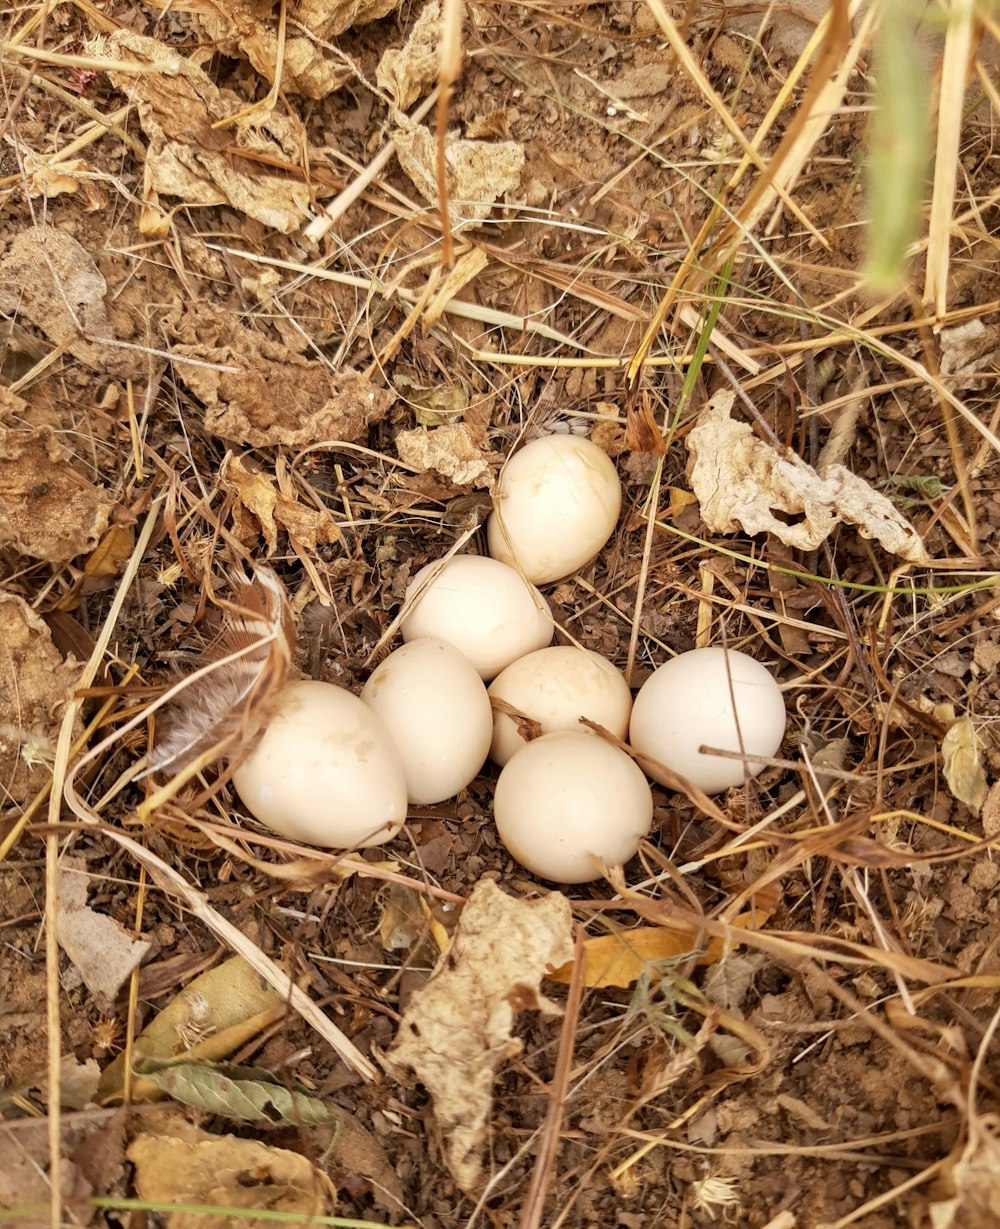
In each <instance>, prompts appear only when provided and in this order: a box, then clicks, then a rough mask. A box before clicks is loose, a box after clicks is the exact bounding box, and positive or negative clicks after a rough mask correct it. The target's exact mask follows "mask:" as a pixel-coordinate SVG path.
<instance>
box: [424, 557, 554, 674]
mask: <svg viewBox="0 0 1000 1229" xmlns="http://www.w3.org/2000/svg"><path fill="white" fill-rule="evenodd" d="M438 568H440V564H437V563H430V564H428V565H427V567H425V568H421V569H420V571H419V572H418V573H417V574H416V576H414V578H413V580H411V581H410V584H409V586H408V587H407V590H406V601H407V603H409V602H410V600H411V598H413V597H414V596H415V595H416V594H417V593H419V592H420V589H421V587H422V586H423V584H424V583H425V581H426V580H427V578H428V577H429V576H431V575H433V573H434V571H435V570H436V569H438ZM400 630H401V631H402V633H403V639H404V640H417V639H419V638H420V637H422V636H434V637H436V638H437V639H438V640H444V641H447V643H448V644H450V645H453V646H454V647H455V648H456V649H458V651H459V652H460V653H461V654H462V655H463V656H465V657H467V658H468V659H469V661H471V662H472V664H473V665H474V666H475V667H476V669H477V670H478V671H479V676H480V678H483V679H486V680H489V679H491V678H493V677H494V676H495V675H497V674H499V673H500V671H501V670H502V669H503V668H504V666H509V665H510V663H511V662H512V661H515V660H516V659H517V658H518V657H523V656H524V655H525V653H531V652H533V651H534V650H535V649H541V648H544V647H545V645H547V644H549V643H550V642H551V640H552V635H553V631H554V625H553V622H552V612H551V611H550V610H549V604H548V602H547V601H546V600H545V598H544V597H542V595H541V594H540V593H539V592H538V590H537V589H536V588H535V586H534V585H529V584H527V583H526V582H525V581H524V580H523V579H522V578H521V577H520V576H519V575H518V574H517V572H515V571H514V570H513V569H512V568H509V567H507V566H506V564H503V563H498V562H497V560H496V559H486V558H483V557H481V556H479V555H456V556H455V558H454V559H449V560H448V562H447V563H446V564H445V565H444V567H443V568H441V570H440V572H439V574H438V575H437V576H436V577H435V579H434V580H432V581H431V582H430V584H429V585H428V587H427V588H426V589H425V590H424V592H423V595H422V596H421V597H419V598H418V599H417V600H416V602H415V605H414V606H413V609H412V610H411V611H410V612H409V613H408V614H407V615H406V617H405V618H404V619H403V622H402V624H401V627H400Z"/></svg>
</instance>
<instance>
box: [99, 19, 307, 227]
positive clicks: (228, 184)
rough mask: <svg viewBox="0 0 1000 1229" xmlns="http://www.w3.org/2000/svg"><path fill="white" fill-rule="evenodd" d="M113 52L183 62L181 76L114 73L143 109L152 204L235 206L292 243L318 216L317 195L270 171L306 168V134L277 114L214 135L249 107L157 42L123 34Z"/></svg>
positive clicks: (113, 41) (147, 194)
mask: <svg viewBox="0 0 1000 1229" xmlns="http://www.w3.org/2000/svg"><path fill="white" fill-rule="evenodd" d="M107 46H108V50H109V51H110V53H111V54H117V55H119V56H121V58H122V59H128V60H138V61H139V62H140V63H153V62H157V61H163V60H165V59H168V58H174V59H178V60H179V71H178V72H177V73H176V74H174V75H167V74H166V73H153V72H150V73H135V72H130V73H120V72H116V71H115V70H114V69H109V70H108V76H109V77H110V78H111V80H112V81H113V82H114V84H115V86H116V87H117V88H118V89H119V90H121V91H122V93H124V94H125V95H126V96H127V97H128V98H130V99H131V100H132V102H134V103H135V105H136V107H137V108H138V111H139V122H140V123H141V124H142V128H143V131H144V132H145V134H146V136H147V138H148V140H149V149H148V151H147V154H146V159H145V161H144V163H143V167H144V176H145V178H144V183H143V199H144V200H146V201H148V202H150V203H151V204H153V205H155V203H156V195H157V193H162V194H163V195H164V196H175V197H180V198H181V200H183V201H184V202H185V203H186V204H189V205H192V204H193V205H231V206H232V207H233V208H234V209H238V210H239V211H240V212H241V213H245V214H246V215H247V217H250V218H253V219H255V221H257V222H260V223H262V224H263V225H264V226H269V227H271V228H272V229H273V230H277V231H280V232H281V233H282V234H286V235H287V234H289V233H291V232H292V231H294V230H297V229H298V228H299V226H301V225H302V223H303V222H304V221H305V220H306V219H307V218H308V217H310V216H311V201H310V189H309V187H308V186H307V185H306V184H305V183H303V182H301V181H300V180H298V179H295V178H294V177H293V176H291V175H282V174H279V173H276V172H274V171H272V170H269V167H268V164H269V163H270V164H274V163H275V162H277V163H278V164H279V165H282V164H283V165H287V166H290V167H294V166H297V165H298V163H299V158H300V153H301V148H300V142H301V133H300V129H299V128H298V127H297V126H296V124H295V123H294V122H293V121H292V120H291V119H290V118H289V117H288V116H286V115H284V114H283V113H282V112H280V111H277V110H276V111H272V112H270V113H267V114H262V115H259V116H257V117H256V118H255V121H254V123H253V124H252V125H239V126H234V127H225V128H213V124H215V123H216V121H218V120H223V119H226V118H228V117H229V116H230V115H233V114H235V113H236V112H237V111H238V110H239V109H240V108H241V107H242V105H243V101H242V99H240V98H239V97H238V96H237V95H236V94H233V93H232V92H231V91H229V90H220V89H218V88H217V87H216V86H215V85H214V84H213V83H212V80H211V78H210V77H209V76H208V74H207V73H205V72H203V71H202V70H201V69H200V68H198V67H197V66H196V65H195V64H193V63H191V61H189V60H185V59H183V58H182V57H176V56H175V54H174V52H173V51H172V50H171V49H170V48H169V47H167V46H166V45H165V44H163V43H161V42H159V41H158V40H156V39H155V38H146V37H144V36H142V35H140V34H133V33H132V31H130V30H118V31H116V32H115V33H114V34H112V35H111V36H110V37H109V39H108V42H107Z"/></svg>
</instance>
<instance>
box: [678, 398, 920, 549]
mask: <svg viewBox="0 0 1000 1229" xmlns="http://www.w3.org/2000/svg"><path fill="white" fill-rule="evenodd" d="M735 400H736V394H735V393H733V392H729V391H728V390H727V391H724V392H719V393H716V394H715V396H714V397H713V398H712V399H711V401H709V403H708V405H706V406H705V408H704V409H703V410H702V412H701V413H700V414H699V416H698V422H697V424H696V425H695V426H694V427H693V428H692V430H691V431H690V432H689V434H688V437H687V446H688V452H689V453H690V455H691V464H690V466H689V470H688V477H689V479H690V482H691V490H692V491H693V492H694V494H695V495H696V496H697V497H698V502H699V505H700V508H701V518H702V520H703V521H704V522H705V524H706V525H707V526H708V528H709V529H711V530H712V531H713V532H715V533H733V532H735V531H736V530H737V529H743V530H744V531H745V532H746V533H749V534H758V533H771V534H774V536H775V537H776V538H777V539H778V540H779V541H780V542H783V543H784V544H785V545H786V546H794V547H796V548H797V549H799V550H815V549H816V547H817V546H820V545H821V544H822V543H823V542H825V541H826V540H827V539H828V538H829V536H830V534H831V533H833V531H834V529H835V528H836V527H837V525H838V524H839V523H840V522H841V521H846V522H847V524H849V525H854V526H855V528H856V529H857V530H858V532H859V533H860V534H861V535H862V537H865V538H874V539H875V540H876V541H877V542H878V543H879V544H880V545H881V546H882V547H883V548H884V549H885V550H887V551H889V552H890V553H892V554H894V555H899V556H900V557H901V558H903V559H906V560H908V561H909V562H911V563H926V562H927V558H928V556H927V551H926V550H925V548H924V544H923V541H922V540H921V538H920V534H919V533H917V531H916V529H915V528H914V527H913V525H911V524H910V522H909V521H908V520H907V519H906V518H905V517H904V516H903V515H902V514H901V513H900V512H898V511H897V509H896V506H895V505H894V504H893V502H892V501H891V500H890V499H888V498H887V497H886V496H885V495H883V494H882V493H881V492H880V491H876V490H875V489H874V488H873V487H871V486H869V484H868V483H867V482H865V481H864V479H863V478H859V477H857V475H856V474H854V473H852V472H851V471H850V470H849V469H847V468H846V467H845V466H843V465H830V466H827V467H826V468H825V469H824V470H823V471H821V472H817V471H816V470H815V469H813V468H812V466H811V465H808V464H807V463H806V462H805V461H803V460H802V458H801V457H799V456H797V455H796V454H795V453H793V452H792V451H791V450H786V452H785V453H784V454H782V453H780V452H778V451H776V450H775V449H774V448H772V447H771V445H770V444H765V443H764V442H763V440H759V439H757V437H756V436H755V435H754V433H753V428H752V427H751V426H750V424H749V423H744V422H737V421H736V420H735V419H734V418H733V417H732V409H733V404H734V402H735ZM779 513H780V514H784V517H789V518H794V519H793V520H792V521H791V523H789V521H788V520H785V519H782V516H779V515H778V514H779Z"/></svg>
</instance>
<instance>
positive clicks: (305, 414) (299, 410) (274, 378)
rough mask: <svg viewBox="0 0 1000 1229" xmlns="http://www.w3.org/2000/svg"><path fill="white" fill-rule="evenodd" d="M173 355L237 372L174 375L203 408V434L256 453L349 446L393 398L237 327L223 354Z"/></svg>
mask: <svg viewBox="0 0 1000 1229" xmlns="http://www.w3.org/2000/svg"><path fill="white" fill-rule="evenodd" d="M181 324H182V325H183V321H182V322H181ZM174 353H175V354H178V355H186V356H189V357H191V358H198V359H202V360H208V361H209V362H212V363H216V364H219V365H223V366H229V367H239V368H240V370H239V371H236V372H226V371H215V370H212V369H211V368H207V367H195V366H193V365H192V364H190V363H180V364H178V366H177V371H178V374H179V375H180V377H181V379H182V380H183V381H184V383H185V384H186V385H187V387H188V388H189V389H190V390H191V392H193V393H194V394H195V396H196V397H197V398H198V399H199V400H200V401H201V402H202V403H203V404H204V405H205V407H206V408H205V430H206V431H208V432H210V433H211V434H212V435H217V436H220V437H221V438H222V439H225V440H231V441H233V442H234V443H238V444H251V445H253V447H255V448H264V447H267V446H269V445H283V446H284V447H286V448H297V447H298V448H304V447H308V446H309V445H310V444H321V443H324V442H326V441H330V442H331V443H333V442H336V441H342V442H343V443H348V444H350V443H353V442H354V441H355V440H357V439H359V438H360V437H361V436H363V435H364V434H365V433H366V432H367V430H368V427H369V424H371V423H375V422H378V421H380V419H382V418H384V417H385V415H386V413H387V412H388V409H389V406H390V405H391V404H392V401H393V395H392V393H390V392H388V391H387V390H386V389H383V388H377V387H376V386H375V385H374V384H373V383H372V382H371V380H369V379H368V377H367V376H364V375H361V373H360V372H356V371H339V372H332V371H331V370H330V369H329V368H328V367H327V366H326V365H325V364H323V363H320V362H317V361H316V360H314V359H307V358H303V357H302V356H301V355H298V354H293V353H292V351H291V350H289V349H288V348H287V347H286V346H283V345H281V344H280V343H279V342H274V341H269V340H267V338H264V337H261V336H260V335H259V334H257V333H252V332H250V330H249V329H245V328H242V327H239V328H236V329H234V330H233V331H232V334H231V337H230V338H229V342H228V345H226V346H224V347H215V348H211V347H208V346H204V345H200V344H194V345H190V344H183V343H181V344H178V345H176V346H175V347H174Z"/></svg>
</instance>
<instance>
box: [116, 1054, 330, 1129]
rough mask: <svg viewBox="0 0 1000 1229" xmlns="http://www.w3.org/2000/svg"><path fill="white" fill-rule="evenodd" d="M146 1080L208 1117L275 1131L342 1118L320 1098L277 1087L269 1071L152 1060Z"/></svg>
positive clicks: (145, 1071) (142, 1068)
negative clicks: (256, 1124) (257, 1124)
mask: <svg viewBox="0 0 1000 1229" xmlns="http://www.w3.org/2000/svg"><path fill="white" fill-rule="evenodd" d="M139 1072H140V1073H141V1075H142V1078H143V1079H144V1080H148V1081H149V1083H151V1084H154V1085H155V1086H156V1087H157V1088H159V1089H160V1090H161V1092H164V1093H166V1094H167V1095H168V1096H169V1097H170V1098H171V1099H172V1100H174V1101H179V1102H181V1103H182V1104H183V1105H192V1106H194V1108H195V1109H199V1110H201V1111H202V1113H205V1114H219V1115H221V1116H222V1117H223V1118H237V1119H239V1120H240V1121H241V1122H264V1123H269V1124H270V1125H271V1126H278V1125H282V1126H289V1127H295V1126H299V1127H302V1126H315V1125H316V1124H328V1123H331V1122H337V1121H339V1119H340V1113H339V1111H338V1110H336V1109H335V1108H333V1107H332V1106H329V1105H326V1104H325V1103H324V1102H323V1101H321V1100H320V1099H319V1098H318V1097H314V1096H312V1095H311V1094H310V1093H307V1092H301V1091H299V1089H297V1088H288V1087H287V1086H286V1085H285V1084H282V1083H277V1082H276V1081H275V1079H274V1076H273V1075H272V1073H271V1072H270V1071H267V1070H264V1069H262V1068H257V1067H239V1066H230V1065H228V1064H225V1063H212V1062H206V1061H205V1060H204V1059H203V1060H201V1061H199V1062H187V1061H184V1060H181V1059H176V1060H174V1059H172V1060H171V1061H169V1062H155V1061H153V1060H151V1059H147V1060H146V1061H145V1062H144V1063H142V1064H141V1065H140V1066H139Z"/></svg>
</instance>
